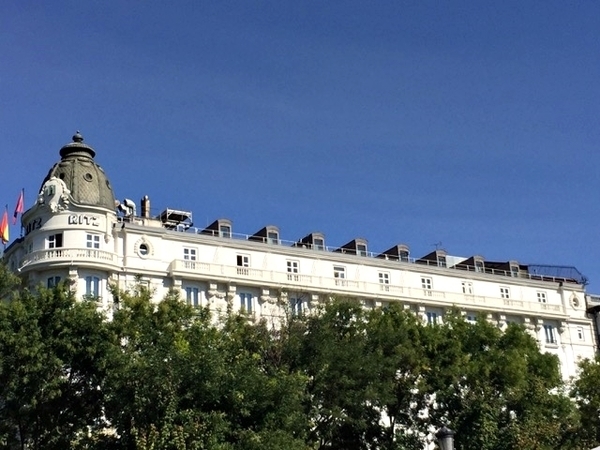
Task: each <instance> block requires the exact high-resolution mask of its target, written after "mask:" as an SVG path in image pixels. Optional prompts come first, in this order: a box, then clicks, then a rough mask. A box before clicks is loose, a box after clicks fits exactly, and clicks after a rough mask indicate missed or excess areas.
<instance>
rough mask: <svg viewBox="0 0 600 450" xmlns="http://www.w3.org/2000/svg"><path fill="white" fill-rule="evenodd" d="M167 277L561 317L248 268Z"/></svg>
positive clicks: (555, 308) (417, 290) (519, 303)
mask: <svg viewBox="0 0 600 450" xmlns="http://www.w3.org/2000/svg"><path fill="white" fill-rule="evenodd" d="M169 275H171V276H178V277H182V278H189V279H194V278H196V279H203V280H213V281H222V282H234V283H240V284H247V285H255V286H262V287H277V288H279V289H284V290H292V291H293V290H302V291H311V292H314V293H326V294H329V295H339V296H347V297H358V298H377V299H380V300H382V301H394V300H397V301H402V302H407V303H408V302H424V303H427V304H431V305H436V306H442V307H446V306H451V305H456V306H458V307H461V308H471V309H478V310H486V311H503V312H508V313H510V312H513V313H518V314H524V313H531V314H536V315H540V314H541V315H550V316H556V315H560V316H562V315H564V313H563V310H562V306H561V305H555V304H548V303H540V302H537V301H535V302H530V301H525V300H520V299H512V298H500V297H487V296H481V295H472V294H462V293H455V292H445V291H436V290H433V289H423V288H422V287H414V288H413V287H405V286H396V285H393V284H385V283H372V282H367V281H355V280H349V279H346V278H344V279H340V278H335V277H323V276H318V275H303V274H298V273H288V272H277V271H273V270H263V269H253V268H249V267H238V266H227V265H222V264H212V263H205V262H198V261H194V264H190V262H189V261H184V260H180V259H176V260H173V261H172V262H171V264H170V266H169Z"/></svg>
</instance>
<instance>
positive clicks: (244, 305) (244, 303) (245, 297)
mask: <svg viewBox="0 0 600 450" xmlns="http://www.w3.org/2000/svg"><path fill="white" fill-rule="evenodd" d="M240 308H241V310H242V311H244V312H247V313H248V314H251V313H252V312H253V311H252V294H249V293H247V292H241V293H240Z"/></svg>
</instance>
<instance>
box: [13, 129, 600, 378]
mask: <svg viewBox="0 0 600 450" xmlns="http://www.w3.org/2000/svg"><path fill="white" fill-rule="evenodd" d="M60 157H61V159H60V161H58V162H57V163H56V164H54V166H52V168H51V169H50V171H49V173H48V175H47V176H46V177H45V178H44V180H43V181H42V184H41V188H40V191H39V195H38V197H37V199H36V203H35V204H34V205H33V206H32V207H31V208H29V209H28V210H27V211H26V212H25V213H24V214H23V215H22V227H23V228H22V229H23V236H22V237H21V238H19V239H17V240H16V241H14V242H13V243H12V244H11V245H10V246H9V247H8V248H7V249H6V251H5V254H4V258H5V261H6V262H7V264H8V266H9V268H10V269H11V270H13V271H15V272H18V273H19V274H20V275H21V276H22V277H23V278H24V279H25V280H26V282H27V283H28V285H30V286H36V285H39V284H43V285H44V286H48V287H52V286H54V285H56V284H57V283H58V282H60V281H64V280H68V281H69V282H71V283H72V288H73V289H74V291H75V293H76V295H77V297H78V298H79V299H81V300H82V301H93V302H96V303H97V305H98V307H99V308H102V309H103V310H105V311H106V312H107V314H109V315H110V313H111V311H112V310H113V307H114V299H113V294H112V293H111V292H112V291H111V289H110V287H111V286H118V287H119V288H121V289H127V288H130V287H132V286H134V285H135V284H136V283H142V284H145V285H147V286H148V287H149V288H150V289H151V290H152V291H153V292H155V298H156V301H160V299H161V298H163V297H164V295H166V294H167V293H168V292H169V290H172V289H174V290H178V291H179V292H180V293H181V298H182V299H183V300H185V301H187V302H189V303H190V304H191V305H193V306H198V307H200V306H202V307H209V308H210V309H212V310H214V311H215V312H217V311H226V310H227V309H232V310H241V309H243V310H244V311H245V312H246V313H248V314H251V315H253V316H255V317H257V318H265V319H267V320H272V321H274V322H276V321H278V320H281V318H282V317H284V316H285V315H286V314H310V313H311V311H314V310H315V309H316V308H317V307H318V305H319V304H321V303H323V302H326V301H328V300H329V299H330V298H332V297H338V298H340V297H344V298H351V299H355V300H356V301H357V302H360V303H361V304H362V305H364V307H365V308H378V307H385V306H387V305H389V304H391V303H399V304H401V305H403V307H404V308H406V309H409V310H411V311H413V312H414V314H416V315H417V316H418V317H419V318H421V319H422V320H423V322H425V323H429V324H432V325H434V324H435V323H439V322H440V321H443V317H444V314H446V313H447V311H449V309H451V308H453V307H457V308H459V309H460V310H461V311H462V312H463V314H464V315H465V318H466V320H468V321H475V320H477V318H478V317H481V316H483V317H485V319H486V320H488V321H490V322H492V323H494V324H496V325H497V326H498V327H500V328H505V327H506V326H507V325H508V324H509V323H518V324H522V325H524V326H525V327H526V329H527V330H528V331H529V332H530V333H531V335H532V336H534V337H535V339H536V340H537V341H538V342H539V345H540V348H541V349H542V350H543V351H545V352H549V353H552V354H556V355H557V356H558V358H559V360H560V362H561V370H562V374H563V377H564V378H565V379H566V378H569V377H571V376H574V375H576V371H577V361H578V360H579V359H580V358H593V357H594V355H595V353H596V345H597V344H596V343H597V331H596V330H597V326H596V321H595V315H594V314H592V313H591V312H592V311H595V309H594V308H593V306H594V305H596V304H597V305H600V299H598V298H596V297H592V296H588V295H587V294H586V292H585V279H584V278H583V277H582V276H581V274H579V272H577V270H576V269H574V268H572V267H555V266H537V265H536V266H533V265H526V264H520V263H519V262H517V261H488V260H485V259H484V258H482V257H480V256H476V255H475V256H471V257H457V256H452V255H449V254H447V253H446V252H445V251H444V250H440V249H438V250H435V251H433V252H431V253H430V254H428V255H425V256H422V257H418V258H415V257H414V256H413V255H412V254H411V253H410V250H409V248H408V247H407V246H406V245H395V246H393V247H391V248H390V249H388V250H386V251H384V252H376V253H373V252H371V251H370V249H369V248H368V243H367V241H366V240H365V239H361V238H357V239H354V240H352V241H351V242H348V243H347V244H345V245H342V246H339V247H330V246H328V243H327V241H326V238H325V235H323V234H322V233H317V232H314V233H310V234H308V235H306V236H304V237H302V238H299V239H297V240H293V241H284V240H282V239H281V237H280V233H279V229H278V228H277V227H276V226H273V225H269V226H265V227H263V228H262V229H260V230H259V231H257V232H256V233H254V234H247V235H246V234H238V233H236V232H234V229H233V224H232V222H231V221H229V220H227V219H219V220H215V221H214V222H213V223H212V224H211V225H210V226H208V227H206V228H202V229H200V228H194V227H193V225H192V213H191V212H189V211H181V210H174V209H166V210H164V211H163V212H161V213H160V214H159V215H158V216H155V217H152V216H151V214H150V200H149V199H148V197H144V198H143V199H142V200H141V202H140V204H139V205H137V204H136V203H135V202H133V201H131V200H124V201H122V202H116V201H115V195H114V193H113V190H112V186H111V184H110V181H109V179H108V177H107V175H106V174H105V173H104V171H103V169H102V168H101V167H100V166H99V165H98V164H97V163H96V161H95V159H94V158H95V151H94V150H93V149H92V148H91V147H90V146H88V145H87V144H85V143H84V142H83V137H82V136H81V135H80V134H79V133H77V134H76V135H75V136H73V142H71V143H69V144H67V145H65V146H63V147H62V148H61V149H60ZM138 206H139V208H138ZM590 305H591V306H592V307H591V308H590ZM598 309H600V308H598Z"/></svg>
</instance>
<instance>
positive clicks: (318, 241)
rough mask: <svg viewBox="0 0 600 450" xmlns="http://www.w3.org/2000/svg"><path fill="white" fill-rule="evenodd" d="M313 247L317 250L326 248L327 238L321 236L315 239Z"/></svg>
mask: <svg viewBox="0 0 600 450" xmlns="http://www.w3.org/2000/svg"><path fill="white" fill-rule="evenodd" d="M313 248H314V249H315V250H325V240H324V239H321V238H314V239H313Z"/></svg>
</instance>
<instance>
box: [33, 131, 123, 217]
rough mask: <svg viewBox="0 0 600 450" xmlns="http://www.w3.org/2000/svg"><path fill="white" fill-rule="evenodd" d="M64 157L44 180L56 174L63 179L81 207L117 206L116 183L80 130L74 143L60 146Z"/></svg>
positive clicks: (107, 207)
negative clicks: (113, 188) (86, 142)
mask: <svg viewBox="0 0 600 450" xmlns="http://www.w3.org/2000/svg"><path fill="white" fill-rule="evenodd" d="M60 156H61V160H60V161H59V162H58V163H56V164H55V165H54V166H53V167H52V169H50V172H48V175H46V178H44V181H43V182H42V187H43V186H44V184H45V183H46V181H48V180H50V178H52V177H56V178H58V179H60V180H62V181H63V182H64V183H65V185H66V187H67V188H68V189H69V191H70V197H71V203H73V204H74V205H80V206H96V207H100V208H105V209H109V210H111V211H114V209H115V195H114V193H113V190H112V186H111V185H110V182H109V181H108V178H107V177H106V174H105V173H104V170H102V167H100V166H99V165H98V164H96V162H95V161H94V156H96V152H95V151H94V149H92V148H91V147H90V146H88V145H86V144H84V143H83V136H82V135H81V134H80V133H79V131H78V132H77V133H76V134H75V135H74V136H73V142H70V143H68V144H67V145H65V146H64V147H63V148H61V149H60Z"/></svg>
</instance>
